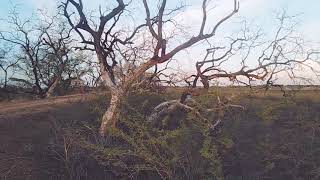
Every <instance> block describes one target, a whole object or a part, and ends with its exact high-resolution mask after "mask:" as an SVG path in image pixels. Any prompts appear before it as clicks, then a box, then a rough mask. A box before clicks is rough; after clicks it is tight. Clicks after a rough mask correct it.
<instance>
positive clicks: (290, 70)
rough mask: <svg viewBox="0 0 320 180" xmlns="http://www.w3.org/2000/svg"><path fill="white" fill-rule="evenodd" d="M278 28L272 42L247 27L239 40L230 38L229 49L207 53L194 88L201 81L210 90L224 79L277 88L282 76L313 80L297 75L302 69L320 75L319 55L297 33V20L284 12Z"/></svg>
mask: <svg viewBox="0 0 320 180" xmlns="http://www.w3.org/2000/svg"><path fill="white" fill-rule="evenodd" d="M275 24H278V26H276V25H275V28H276V29H275V33H274V34H269V36H270V37H271V38H269V37H264V36H263V34H262V33H261V32H260V31H258V32H256V33H252V32H251V31H250V27H246V26H245V28H243V29H242V30H241V32H240V35H239V37H236V38H229V41H230V45H229V47H219V46H213V47H211V48H209V49H207V53H206V55H205V57H204V58H203V60H201V61H198V62H197V63H196V70H197V74H196V75H193V76H191V77H190V78H194V79H193V83H192V86H193V87H196V86H197V84H198V83H197V82H198V81H199V80H200V81H201V83H202V84H203V86H204V87H205V88H207V89H208V88H209V84H210V81H213V80H219V79H222V78H225V79H227V80H229V81H230V82H233V83H235V84H241V85H247V86H251V85H252V83H256V84H257V83H260V84H261V83H262V84H265V85H266V87H267V88H268V87H269V86H278V84H277V83H276V79H277V75H279V74H281V73H282V76H283V77H284V76H285V75H287V76H288V77H289V78H290V79H292V80H297V79H303V80H306V81H309V80H311V79H310V78H308V77H307V76H306V75H303V76H298V75H297V71H298V70H299V69H300V68H305V69H306V70H307V71H309V72H311V73H315V74H316V75H319V71H318V70H317V69H316V68H315V67H314V66H313V65H312V63H314V64H317V61H319V54H320V51H319V50H315V49H312V48H309V47H308V46H307V45H306V44H305V40H304V39H303V38H302V37H300V36H299V35H298V34H297V33H296V21H295V17H293V16H288V15H287V14H286V12H283V13H281V14H280V15H279V16H278V17H277V23H275ZM271 29H273V28H271ZM266 39H267V40H266ZM228 63H229V64H236V65H237V66H238V70H236V71H233V72H232V71H230V70H228V67H227V66H226V64H228Z"/></svg>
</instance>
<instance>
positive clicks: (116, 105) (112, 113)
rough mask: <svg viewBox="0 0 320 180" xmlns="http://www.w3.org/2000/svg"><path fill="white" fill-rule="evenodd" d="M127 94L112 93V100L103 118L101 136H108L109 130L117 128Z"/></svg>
mask: <svg viewBox="0 0 320 180" xmlns="http://www.w3.org/2000/svg"><path fill="white" fill-rule="evenodd" d="M124 96H125V93H121V92H111V100H110V103H109V107H108V109H107V111H106V112H105V113H104V115H103V117H102V122H101V126H100V135H101V136H106V135H107V134H108V128H110V127H111V128H115V127H116V123H117V121H118V119H119V118H120V111H121V103H122V100H123V99H124Z"/></svg>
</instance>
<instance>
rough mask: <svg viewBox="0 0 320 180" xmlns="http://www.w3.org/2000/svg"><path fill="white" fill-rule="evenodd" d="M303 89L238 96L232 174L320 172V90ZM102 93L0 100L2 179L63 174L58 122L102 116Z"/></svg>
mask: <svg viewBox="0 0 320 180" xmlns="http://www.w3.org/2000/svg"><path fill="white" fill-rule="evenodd" d="M247 91H248V90H243V89H242V90H236V91H235V90H234V89H228V90H226V89H224V90H221V89H220V90H212V91H211V92H210V93H209V94H207V95H202V96H199V97H196V99H197V100H199V102H201V103H202V104H204V105H209V104H210V98H211V100H212V99H213V97H211V96H214V95H217V94H219V93H220V94H221V96H223V93H229V92H237V93H238V92H247ZM169 94H170V93H169ZM297 94H298V95H296V97H295V98H288V97H287V98H283V97H282V94H281V93H280V92H269V93H267V94H263V93H259V94H255V95H250V96H248V95H247V94H246V95H243V97H241V98H240V99H236V100H235V101H236V102H237V103H240V104H241V105H244V106H245V107H246V110H245V111H243V112H237V113H236V114H235V113H231V114H229V115H227V116H226V123H225V125H224V129H223V131H224V132H223V134H222V136H225V137H227V138H228V141H227V142H228V143H226V142H222V143H221V146H222V148H221V149H220V154H221V157H222V161H223V169H224V176H225V178H226V179H230V180H231V179H243V178H244V179H249V178H252V179H279V180H280V179H288V178H289V179H315V180H316V179H317V178H319V177H320V171H319V167H320V159H319V157H320V138H319V136H320V111H319V109H320V98H319V96H320V92H319V91H317V90H312V91H311V90H308V91H307V90H304V91H302V92H298V93H297ZM171 95H172V93H171ZM160 96H163V95H160ZM165 96H166V98H167V99H168V98H176V97H177V96H178V95H172V96H167V95H165ZM97 97H100V95H97V94H96V93H88V94H77V95H69V96H61V97H56V98H51V99H42V100H27V101H17V102H2V103H0V142H1V146H0V179H8V180H11V179H32V180H33V179H61V178H59V176H57V174H58V173H59V172H57V171H58V170H59V168H57V166H60V165H61V164H57V163H56V161H55V160H54V159H52V156H50V157H49V156H48V146H49V145H50V142H51V141H52V139H53V135H54V133H53V132H52V123H55V121H56V120H61V119H63V120H64V121H67V122H68V121H73V120H75V119H77V120H78V121H81V120H83V121H88V119H91V120H96V119H97V118H99V115H97V114H96V113H95V111H94V108H95V107H93V104H96V103H92V102H95V101H101V99H99V98H97ZM139 97H140V99H139ZM141 97H144V98H141ZM214 97H215V96H214ZM148 98H150V97H148ZM148 98H147V99H148ZM145 100H146V97H145V96H144V95H142V96H141V95H139V96H134V98H132V99H131V101H132V102H131V104H133V105H135V106H134V107H138V105H139V104H143V102H142V101H145ZM103 101H104V100H103ZM140 101H141V102H140ZM155 105H156V104H155ZM102 106H103V107H105V105H102ZM153 106H154V105H153ZM139 108H140V107H139ZM60 169H63V168H60ZM61 173H62V172H61ZM89 179H90V178H89Z"/></svg>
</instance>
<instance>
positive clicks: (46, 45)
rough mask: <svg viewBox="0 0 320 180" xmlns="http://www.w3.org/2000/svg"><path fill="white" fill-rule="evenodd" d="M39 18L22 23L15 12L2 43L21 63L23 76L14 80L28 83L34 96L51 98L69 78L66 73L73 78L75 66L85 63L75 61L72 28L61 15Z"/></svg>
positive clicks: (2, 34) (0, 38)
mask: <svg viewBox="0 0 320 180" xmlns="http://www.w3.org/2000/svg"><path fill="white" fill-rule="evenodd" d="M37 15H38V17H39V18H38V19H33V18H27V19H23V18H21V17H20V15H19V14H18V12H17V9H16V8H14V9H13V10H12V11H11V12H10V15H9V19H8V21H7V23H8V24H9V27H10V29H9V31H1V32H0V40H2V41H3V42H6V43H9V44H11V45H12V47H13V48H14V49H15V51H13V53H16V56H17V59H19V60H20V61H19V63H18V65H19V67H20V71H21V72H23V74H24V76H23V77H19V78H17V77H15V78H13V80H18V81H20V80H23V81H29V82H30V83H29V84H33V85H32V89H33V93H35V94H37V95H39V96H40V97H50V96H52V95H54V94H55V93H56V90H57V88H58V87H59V84H60V83H61V80H62V79H63V76H67V74H66V72H68V73H69V74H68V75H71V74H74V72H75V70H76V69H77V67H76V66H80V64H81V62H83V61H84V60H83V59H78V60H77V61H75V60H74V59H75V58H77V56H76V52H75V51H74V49H73V47H72V45H73V44H72V43H73V41H74V40H73V39H72V37H71V36H70V31H71V28H70V26H68V24H67V23H66V22H63V21H62V19H61V18H60V15H59V14H57V15H54V16H48V15H46V14H45V13H43V12H39V13H38V14H37ZM67 68H69V69H67ZM21 78H22V79H21ZM19 79H20V80H19Z"/></svg>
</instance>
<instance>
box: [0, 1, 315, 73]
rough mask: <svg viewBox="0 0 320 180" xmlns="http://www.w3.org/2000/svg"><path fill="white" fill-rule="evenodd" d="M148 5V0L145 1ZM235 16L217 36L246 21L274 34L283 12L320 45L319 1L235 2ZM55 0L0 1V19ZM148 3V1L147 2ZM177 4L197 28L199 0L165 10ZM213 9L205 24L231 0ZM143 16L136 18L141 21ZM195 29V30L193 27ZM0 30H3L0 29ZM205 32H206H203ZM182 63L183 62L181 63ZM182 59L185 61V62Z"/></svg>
mask: <svg viewBox="0 0 320 180" xmlns="http://www.w3.org/2000/svg"><path fill="white" fill-rule="evenodd" d="M141 1H142V0H133V3H136V4H137V7H138V6H139V5H140V6H141ZM149 1H150V0H149ZM239 1H240V10H239V13H238V14H237V15H236V16H235V17H234V18H233V19H232V20H231V21H229V22H227V23H225V24H223V25H222V27H221V28H220V29H219V30H218V32H217V36H219V37H223V36H226V35H230V34H232V33H233V31H232V30H235V29H238V26H239V22H240V21H241V20H243V19H246V20H247V21H248V22H250V23H252V24H255V25H257V26H259V27H261V28H262V29H263V30H264V31H265V32H268V31H273V30H274V19H275V16H276V14H277V13H278V12H281V11H282V10H286V11H287V13H288V14H289V15H298V19H299V20H300V21H299V25H298V26H297V30H298V31H299V33H301V34H302V36H303V38H304V39H306V40H308V41H312V42H313V43H314V44H315V46H316V47H320V46H318V43H319V44H320V21H319V19H320V11H319V8H320V0H239ZM56 2H57V0H1V1H0V19H5V18H6V17H7V14H8V11H9V9H10V7H12V5H13V4H18V5H19V9H20V13H21V14H22V15H25V16H26V17H27V16H29V15H31V14H32V12H34V11H36V10H37V9H39V8H45V9H46V10H47V11H49V12H50V11H53V10H54V9H55V7H56V6H57V4H56ZM83 2H84V4H85V5H86V6H87V7H88V9H90V10H94V9H97V8H98V7H99V5H104V4H106V3H109V2H112V1H111V0H83ZM150 2H151V1H150ZM177 2H184V3H185V4H186V5H187V8H186V10H185V11H184V12H183V13H182V14H179V15H177V17H175V18H176V19H177V20H178V21H179V22H181V23H182V24H185V25H186V26H189V27H191V29H190V31H191V32H193V31H195V32H196V30H193V29H192V27H197V28H198V27H199V24H200V23H201V18H202V12H201V3H202V1H201V0H168V7H174V6H176V5H177V4H179V3H177ZM210 4H211V6H210V7H213V9H212V10H211V11H210V12H209V17H211V18H208V19H210V20H208V23H207V24H209V25H210V24H211V23H212V24H214V23H215V21H216V20H217V19H219V18H221V17H223V16H224V15H225V14H226V13H228V12H230V10H232V8H233V6H232V4H233V0H211V2H210ZM144 16H145V15H144V14H143V16H138V17H140V18H142V20H143V18H144ZM197 25H198V26H197ZM0 28H5V27H1V24H0ZM207 30H209V29H207ZM203 49H204V48H203V47H202V46H200V47H197V46H196V47H195V48H193V49H192V50H190V51H187V52H183V54H178V55H177V57H176V59H177V63H178V66H179V68H180V69H182V70H183V71H186V72H190V71H194V64H195V62H196V61H197V60H199V57H201V56H203V53H204V51H203ZM182 59H183V60H182ZM186 59H187V60H188V61H186Z"/></svg>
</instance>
